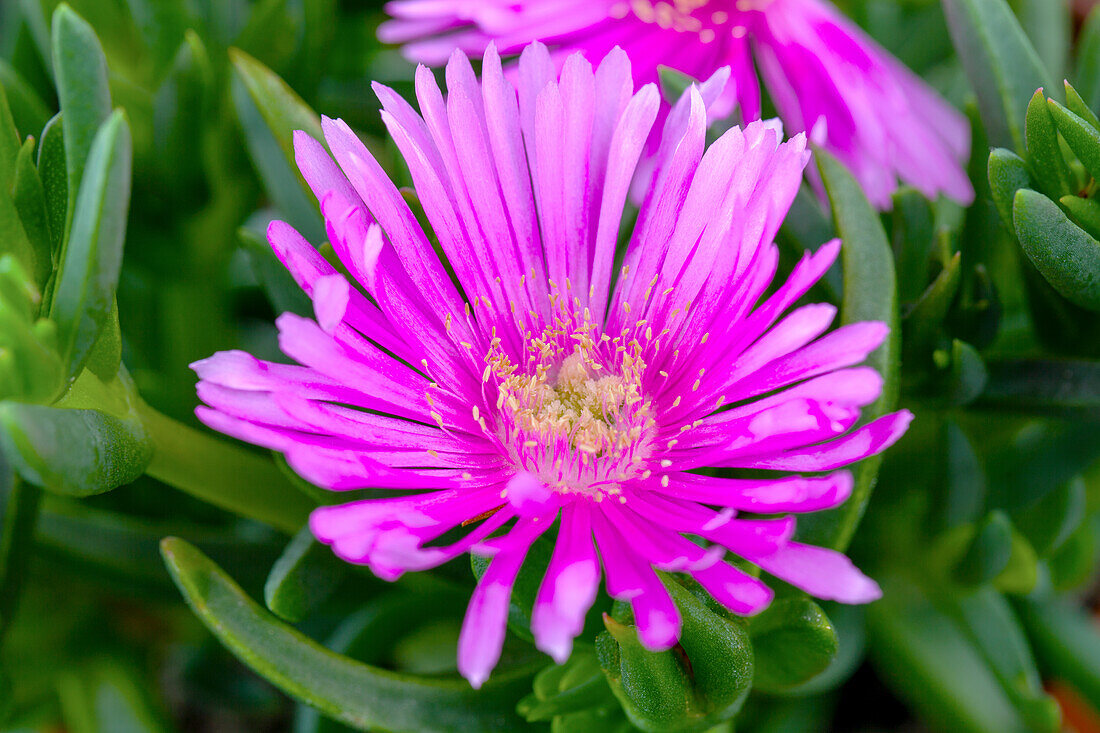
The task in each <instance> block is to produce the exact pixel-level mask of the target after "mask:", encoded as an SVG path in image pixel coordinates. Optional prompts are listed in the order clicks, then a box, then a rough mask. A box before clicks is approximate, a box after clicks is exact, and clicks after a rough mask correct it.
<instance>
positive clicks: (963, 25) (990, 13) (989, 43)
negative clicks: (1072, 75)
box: [943, 0, 1055, 152]
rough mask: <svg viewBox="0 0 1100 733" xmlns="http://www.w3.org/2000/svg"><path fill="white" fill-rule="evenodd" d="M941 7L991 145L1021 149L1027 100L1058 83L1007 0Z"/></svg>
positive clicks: (951, 2)
mask: <svg viewBox="0 0 1100 733" xmlns="http://www.w3.org/2000/svg"><path fill="white" fill-rule="evenodd" d="M943 10H944V14H945V15H946V17H947V27H948V30H949V31H950V33H951V40H952V42H953V43H954V45H955V50H956V51H958V54H959V58H960V59H961V60H962V65H963V69H965V70H966V75H967V76H968V77H969V79H970V84H971V86H972V87H973V88H974V91H975V92H976V93H977V95H978V107H979V108H980V109H981V115H982V122H983V124H984V126H985V131H986V135H987V137H988V140H989V144H990V145H996V146H1001V147H1012V148H1014V149H1015V150H1016V151H1017V152H1022V151H1023V150H1024V149H1025V145H1024V117H1025V114H1026V110H1027V104H1028V100H1030V99H1031V97H1032V95H1033V94H1034V93H1035V90H1036V89H1038V88H1039V87H1044V88H1046V89H1054V88H1055V86H1054V84H1053V83H1052V81H1051V80H1050V79H1049V72H1048V71H1047V70H1046V69H1045V68H1044V67H1043V62H1042V61H1041V60H1040V59H1039V56H1038V54H1036V53H1035V49H1034V47H1032V45H1031V43H1030V42H1029V41H1028V39H1027V36H1026V35H1025V34H1024V31H1023V29H1021V28H1020V23H1019V21H1017V20H1016V16H1015V15H1013V13H1012V9H1011V8H1009V6H1008V3H1007V2H1005V0H943Z"/></svg>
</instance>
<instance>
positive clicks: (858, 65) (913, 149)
mask: <svg viewBox="0 0 1100 733" xmlns="http://www.w3.org/2000/svg"><path fill="white" fill-rule="evenodd" d="M386 7H387V10H388V12H389V13H390V15H391V16H392V18H393V19H392V20H390V21H388V22H386V23H384V24H383V25H382V26H381V28H380V29H379V37H380V38H381V39H382V40H383V41H386V42H391V43H403V44H405V45H404V51H405V53H406V55H407V56H408V57H409V58H411V59H413V60H415V61H420V62H423V63H427V64H440V63H442V62H443V61H445V60H446V59H447V57H448V56H449V54H450V52H451V51H452V50H453V49H455V48H459V49H461V50H463V51H464V52H465V53H467V54H471V55H478V56H480V55H481V54H482V53H483V52H484V49H485V47H486V44H488V43H489V42H490V41H494V42H495V44H496V46H497V48H498V49H499V50H500V52H501V53H503V54H509V53H515V52H518V51H519V50H520V49H521V48H522V47H523V46H524V45H526V44H527V43H529V42H530V41H533V40H541V41H543V42H545V43H547V44H549V45H550V46H551V48H552V49H553V50H552V51H551V54H552V57H553V58H554V60H555V63H557V64H560V63H561V62H562V61H563V60H564V59H565V58H566V57H567V56H568V54H570V53H572V52H573V51H577V50H580V51H583V52H584V53H585V55H586V56H587V57H588V58H590V59H593V60H599V59H601V58H603V57H604V55H605V54H607V53H608V52H609V51H610V50H611V49H612V48H614V47H615V46H619V47H621V48H622V49H624V50H625V51H626V53H627V55H628V56H629V57H630V59H631V62H632V63H633V64H634V81H635V83H636V84H638V85H640V84H645V83H648V82H652V81H656V80H657V67H658V65H659V64H661V65H665V66H669V67H672V68H674V69H677V70H679V71H682V72H684V73H685V74H688V75H690V76H693V77H695V78H697V79H707V78H709V77H710V76H711V75H712V74H713V73H714V72H715V71H716V70H717V69H719V68H721V67H723V66H729V67H730V68H731V69H732V74H731V75H730V76H729V77H728V81H727V79H722V80H721V81H722V84H723V88H721V89H719V90H716V92H717V94H716V95H715V99H714V103H713V106H712V107H711V111H712V113H714V114H715V115H717V116H724V115H725V114H728V113H729V112H730V111H731V110H732V109H733V106H734V105H735V104H737V103H739V104H740V106H741V112H742V115H743V117H744V119H746V120H755V119H758V118H759V117H760V88H759V85H758V83H757V80H756V73H755V71H754V68H753V62H754V61H755V62H756V65H757V66H759V68H760V72H761V73H762V75H763V77H764V81H765V83H766V85H767V88H768V91H769V93H770V95H771V98H772V100H773V102H774V103H775V106H776V108H777V109H778V111H779V114H780V116H781V117H782V118H783V121H784V124H785V125H786V126H787V129H788V130H789V131H793V132H802V131H812V132H813V138H814V140H815V141H817V142H821V143H823V144H824V145H825V146H826V147H827V148H828V149H829V150H830V151H832V152H833V153H834V154H835V155H836V156H837V157H839V158H840V159H841V160H842V161H843V162H844V163H845V164H846V165H847V166H848V167H849V168H850V169H851V170H852V171H853V173H855V175H856V177H857V178H858V179H859V181H860V183H862V184H863V187H864V189H865V190H866V192H867V195H868V196H869V197H870V198H871V200H872V201H873V202H874V203H875V204H876V205H877V206H879V207H880V208H889V207H890V204H891V198H890V197H891V194H892V193H893V192H894V190H895V189H896V188H897V181H898V179H901V181H903V182H905V183H908V184H910V185H912V186H914V187H916V188H917V189H919V190H920V191H921V192H923V193H924V194H925V195H927V196H928V197H930V198H935V197H936V196H937V195H939V194H941V193H942V194H945V195H947V196H948V197H950V198H953V199H956V200H958V201H959V202H961V203H969V202H970V201H971V200H972V199H973V196H974V192H973V189H972V187H971V185H970V181H969V179H968V178H967V175H966V172H965V170H964V169H963V161H965V160H966V158H967V156H968V153H969V147H970V129H969V125H968V124H967V122H966V119H965V118H964V117H963V116H962V115H960V114H959V113H958V112H957V111H956V110H954V109H953V108H951V107H950V106H949V105H948V104H947V103H946V102H944V101H943V100H942V99H941V98H940V97H939V96H937V95H936V93H935V92H934V91H933V90H932V89H930V88H929V87H928V86H927V85H925V84H924V82H923V81H921V80H920V79H919V78H918V77H917V76H916V75H915V74H913V73H912V72H911V71H909V70H908V69H907V68H905V67H904V66H903V65H902V64H901V63H900V62H899V61H898V60H897V59H895V58H894V57H893V56H891V55H890V54H889V53H888V52H886V51H885V50H884V49H882V48H881V47H880V46H879V45H878V44H876V43H875V42H874V41H872V40H871V39H870V38H869V37H868V36H867V35H866V34H865V33H863V32H862V31H861V30H860V29H859V28H858V27H856V26H855V24H853V23H852V22H851V21H849V20H848V19H847V18H845V17H844V16H843V15H841V14H840V13H839V12H838V11H837V10H836V8H834V7H833V6H832V5H831V4H829V3H828V2H826V1H825V0H662V1H661V2H651V1H650V0H393V1H392V2H390V3H389V4H388V5H387V6H386ZM708 101H710V100H708Z"/></svg>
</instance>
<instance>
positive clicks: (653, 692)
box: [596, 579, 753, 732]
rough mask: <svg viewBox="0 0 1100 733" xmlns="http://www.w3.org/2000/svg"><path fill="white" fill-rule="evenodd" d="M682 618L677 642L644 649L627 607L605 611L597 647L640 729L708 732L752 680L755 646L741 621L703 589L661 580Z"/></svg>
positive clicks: (735, 708)
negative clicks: (655, 649)
mask: <svg viewBox="0 0 1100 733" xmlns="http://www.w3.org/2000/svg"><path fill="white" fill-rule="evenodd" d="M665 585H666V587H667V588H668V591H669V593H670V595H671V596H672V598H673V600H674V601H675V602H676V606H677V608H678V609H679V611H680V614H681V617H682V619H683V632H682V634H681V637H680V642H679V643H678V644H677V645H676V646H675V647H673V648H672V649H670V650H668V651H664V652H651V651H649V650H647V649H645V648H644V647H643V646H642V644H641V641H640V640H639V639H638V634H637V631H636V629H635V628H634V627H633V618H632V615H631V613H630V611H629V607H628V606H627V605H626V604H623V603H617V604H616V607H615V612H614V613H613V615H611V616H606V615H605V616H604V625H605V626H606V628H607V633H606V634H601V635H600V636H599V637H598V638H597V640H596V652H597V655H598V656H599V659H600V664H601V666H602V667H603V669H604V672H605V673H606V674H607V677H608V681H609V682H610V684H611V689H612V691H613V692H614V693H615V695H616V696H617V697H618V698H619V702H620V703H622V706H623V710H624V711H625V712H626V715H627V717H628V718H629V719H630V722H631V723H633V724H634V725H635V726H637V727H638V728H640V729H642V730H645V731H662V732H663V731H695V730H706V729H708V728H710V727H712V726H714V725H715V724H717V723H719V722H721V721H723V720H728V719H729V718H731V717H733V716H734V715H735V714H736V713H737V711H738V710H739V709H740V708H741V705H742V704H743V703H744V701H745V697H746V696H747V695H748V692H749V688H750V687H751V685H752V676H753V652H752V644H751V642H750V641H749V636H748V632H747V630H746V628H745V624H744V622H742V621H741V620H739V619H738V618H736V617H735V616H733V615H732V614H730V613H728V612H726V611H724V610H723V609H721V608H720V607H719V606H718V605H717V604H716V603H715V602H714V601H713V600H711V599H710V598H709V597H708V596H707V595H706V594H705V593H703V592H702V591H701V590H700V591H699V593H698V594H696V593H694V592H692V591H691V590H689V589H687V588H685V587H684V586H683V585H681V584H680V583H679V582H678V581H677V580H670V579H666V580H665Z"/></svg>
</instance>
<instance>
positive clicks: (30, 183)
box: [11, 137, 53, 289]
mask: <svg viewBox="0 0 1100 733" xmlns="http://www.w3.org/2000/svg"><path fill="white" fill-rule="evenodd" d="M34 147H35V144H34V138H31V137H29V138H27V140H26V142H24V143H23V147H22V148H20V150H19V157H18V158H17V159H16V161H15V177H14V179H13V180H12V184H11V186H12V200H13V202H14V203H15V210H16V212H18V214H19V221H20V223H21V224H22V225H23V231H24V232H25V233H26V236H27V241H28V243H29V244H30V249H31V251H32V252H33V256H34V262H33V265H32V266H33V267H34V270H33V271H32V272H33V274H34V280H35V283H36V284H37V285H38V287H39V288H40V289H41V288H43V287H45V285H46V281H47V278H49V276H50V273H51V272H52V269H53V268H52V258H53V255H52V250H53V237H52V236H51V234H50V222H49V216H48V214H47V213H46V192H45V190H43V188H42V179H41V178H39V176H38V169H37V168H36V167H35V164H34Z"/></svg>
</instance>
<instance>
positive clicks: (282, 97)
mask: <svg viewBox="0 0 1100 733" xmlns="http://www.w3.org/2000/svg"><path fill="white" fill-rule="evenodd" d="M229 55H230V60H231V61H232V62H233V99H234V102H235V103H236V106H237V114H238V116H239V117H240V118H241V124H242V126H243V128H244V131H245V139H246V141H247V143H248V146H249V153H250V154H251V156H252V160H253V162H254V163H255V165H256V167H257V168H258V169H259V171H260V173H261V176H262V178H263V180H264V183H265V185H266V186H267V187H268V192H269V194H270V195H271V198H272V199H273V200H274V201H275V203H276V205H277V206H278V208H279V209H280V210H281V211H282V213H283V214H284V215H285V216H286V217H287V219H288V221H289V222H290V223H291V224H293V225H294V226H295V228H297V229H298V230H299V231H301V232H302V234H303V235H304V236H306V238H307V239H309V240H310V241H320V240H321V239H323V238H324V232H323V230H322V229H321V228H320V226H319V223H318V222H319V217H318V215H317V206H316V204H315V203H314V201H313V194H312V192H310V190H309V187H308V186H307V185H306V183H305V180H304V179H303V178H302V177H301V174H300V173H299V172H298V167H297V165H296V163H295V161H294V131H295V130H304V131H305V132H306V133H308V134H309V135H311V136H312V137H314V138H315V139H317V140H321V141H323V140H324V135H323V134H322V132H321V119H320V117H319V116H318V115H317V113H316V112H314V111H313V110H312V109H310V108H309V106H308V105H307V104H306V103H305V102H304V101H302V99H301V97H299V96H298V95H297V93H295V92H294V90H293V89H291V88H290V87H289V86H288V85H287V83H286V82H285V81H283V80H282V79H280V78H279V77H278V76H277V75H276V74H275V73H274V72H273V71H271V69H269V68H267V67H266V66H264V65H263V64H261V63H260V62H259V61H257V60H256V59H254V58H253V57H251V56H249V55H248V54H247V53H245V52H244V51H241V50H239V49H231V50H230V52H229Z"/></svg>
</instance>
